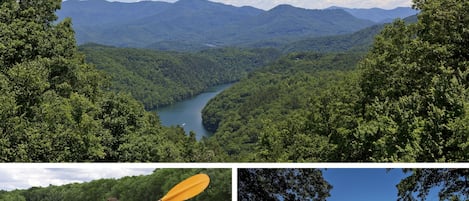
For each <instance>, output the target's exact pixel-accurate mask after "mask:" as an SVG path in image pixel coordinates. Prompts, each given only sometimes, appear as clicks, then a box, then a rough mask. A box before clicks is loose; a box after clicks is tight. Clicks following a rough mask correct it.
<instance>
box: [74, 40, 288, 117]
mask: <svg viewBox="0 0 469 201" xmlns="http://www.w3.org/2000/svg"><path fill="white" fill-rule="evenodd" d="M79 49H80V51H82V52H83V53H84V54H85V55H86V61H88V62H89V63H92V64H95V65H96V67H97V68H98V69H100V70H102V71H104V72H106V73H107V74H108V75H109V76H110V77H111V86H110V87H111V89H112V90H114V91H116V92H127V93H130V94H131V95H132V96H133V97H135V98H136V99H137V100H140V101H141V102H142V103H143V104H144V105H145V107H146V108H147V109H155V108H157V107H158V106H163V105H168V104H172V103H175V102H177V101H181V100H183V99H186V98H189V97H192V96H194V95H196V94H199V93H200V92H202V91H203V90H205V89H207V88H208V87H210V86H214V85H217V84H223V83H228V82H234V81H238V80H239V79H241V78H243V77H245V76H246V75H247V74H248V73H249V72H251V71H253V70H255V69H257V68H259V67H261V66H263V65H265V64H267V63H269V62H271V61H274V60H275V59H277V58H278V57H279V55H280V52H279V51H277V50H275V49H252V50H241V49H234V48H225V49H212V50H205V51H201V52H197V53H177V52H158V51H152V50H144V49H131V48H115V47H109V46H102V45H96V44H88V45H83V46H80V48H79Z"/></svg>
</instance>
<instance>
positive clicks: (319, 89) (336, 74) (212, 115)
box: [202, 53, 361, 161]
mask: <svg viewBox="0 0 469 201" xmlns="http://www.w3.org/2000/svg"><path fill="white" fill-rule="evenodd" d="M360 56H361V54H358V53H357V54H354V53H337V54H319V53H294V54H290V55H288V56H285V57H283V58H282V59H280V60H279V61H277V62H276V63H274V64H272V65H271V66H268V67H265V68H263V69H261V70H259V71H256V72H255V73H252V74H251V75H249V77H248V78H247V79H244V80H242V81H241V82H239V83H237V84H235V85H233V86H232V87H231V88H230V89H228V90H226V91H224V92H222V93H221V94H220V95H219V96H217V97H215V98H214V99H212V100H211V101H210V102H209V103H208V104H207V106H206V107H205V108H204V110H203V111H202V114H203V116H202V117H203V123H204V125H205V126H206V128H208V129H210V130H212V131H216V133H215V134H214V136H212V137H211V138H210V139H208V141H212V142H213V143H220V144H221V145H223V146H222V147H223V149H224V152H225V153H226V154H227V155H228V156H229V160H234V161H305V160H310V161H311V160H313V161H316V160H319V158H321V160H331V159H327V158H326V156H327V155H328V153H329V152H330V150H332V149H331V147H329V143H328V139H327V137H328V135H324V136H321V134H323V133H316V132H314V131H310V130H309V128H316V127H315V126H314V125H312V122H310V121H309V118H314V117H313V115H312V114H311V113H312V112H313V111H315V110H317V109H318V108H316V107H327V108H324V111H323V110H322V109H321V112H322V113H321V114H318V115H325V114H324V113H333V112H341V113H344V115H345V114H353V113H354V111H353V108H352V109H351V108H348V105H347V104H351V103H353V102H352V101H354V100H355V99H358V98H357V97H356V94H354V92H355V91H356V88H353V87H357V85H356V82H354V81H353V79H350V78H349V77H350V75H353V74H355V73H354V72H352V71H350V69H353V67H354V64H355V63H357V62H358V60H359V59H360ZM321 99H326V100H321ZM341 99H344V100H343V101H350V103H349V102H346V103H344V104H342V105H340V104H339V103H337V104H336V105H337V106H340V108H338V107H335V105H333V104H335V103H331V105H330V106H327V105H325V104H322V102H325V103H326V104H327V103H329V102H333V100H337V101H340V100H341ZM349 99H350V100H349ZM321 101H322V102H321ZM333 115H335V116H337V117H334V118H335V119H334V120H331V121H337V122H326V123H327V124H329V123H337V124H339V123H341V122H345V121H351V120H350V118H346V117H341V116H340V115H342V114H340V113H339V114H333ZM318 121H319V120H318ZM325 121H329V120H325ZM318 124H319V122H318ZM311 147H314V149H312V148H311Z"/></svg>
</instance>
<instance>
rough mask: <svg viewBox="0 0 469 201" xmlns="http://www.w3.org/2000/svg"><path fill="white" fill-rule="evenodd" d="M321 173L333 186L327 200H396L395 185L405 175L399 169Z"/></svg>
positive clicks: (328, 171)
mask: <svg viewBox="0 0 469 201" xmlns="http://www.w3.org/2000/svg"><path fill="white" fill-rule="evenodd" d="M323 174H324V178H325V179H326V180H327V181H328V182H329V183H330V184H331V185H332V186H333V189H332V190H331V197H329V198H328V199H327V200H328V201H396V200H397V187H396V185H397V184H398V183H399V182H400V181H401V180H402V179H404V178H405V177H406V174H404V173H403V172H402V170H401V169H391V170H389V171H387V170H386V169H325V170H323ZM427 200H428V201H433V200H438V198H437V197H435V195H430V196H429V197H428V198H427Z"/></svg>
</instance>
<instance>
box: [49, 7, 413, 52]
mask: <svg viewBox="0 0 469 201" xmlns="http://www.w3.org/2000/svg"><path fill="white" fill-rule="evenodd" d="M367 11H369V12H367ZM404 11H406V12H408V13H406V12H404ZM380 12H381V13H382V14H379V13H380ZM412 12H415V11H413V10H412V9H410V8H398V9H395V10H382V9H360V10H355V9H338V8H337V7H334V8H333V9H325V10H310V9H303V8H297V7H293V6H290V5H279V6H277V7H275V8H273V9H271V10H268V11H265V10H261V9H257V8H253V7H248V6H245V7H235V6H230V5H225V4H221V3H215V2H211V1H208V0H179V1H178V2H175V3H167V2H157V1H142V2H137V3H120V2H108V1H105V0H87V1H80V0H68V1H65V2H63V5H62V9H61V10H59V11H58V13H57V14H58V15H59V17H60V18H61V19H62V18H64V17H71V18H72V20H73V26H74V29H75V31H76V38H77V41H78V43H79V44H84V43H89V42H94V43H100V44H105V45H113V46H120V47H144V48H152V49H163V50H165V49H170V50H174V49H176V50H179V49H203V48H207V47H218V46H233V45H240V44H252V43H256V44H257V45H259V42H260V41H261V42H262V41H264V42H265V43H266V44H268V43H269V42H270V41H276V40H277V41H278V40H297V39H301V38H311V37H319V36H330V35H340V34H347V33H352V32H356V31H358V30H361V29H363V28H366V27H370V26H372V25H374V24H376V22H380V21H385V20H386V19H388V18H396V17H405V15H407V14H412ZM376 16H382V17H384V18H377V17H376Z"/></svg>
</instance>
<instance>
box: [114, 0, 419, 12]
mask: <svg viewBox="0 0 469 201" xmlns="http://www.w3.org/2000/svg"><path fill="white" fill-rule="evenodd" d="M109 1H120V2H136V1H141V0H109ZM159 1H166V2H176V1H177V0H159ZM211 1H214V2H220V3H224V4H229V5H234V6H245V5H248V6H253V7H256V8H261V9H264V10H268V9H271V8H273V7H275V6H277V5H279V4H290V5H293V6H296V7H302V8H310V9H322V8H327V7H330V6H342V7H348V8H373V7H378V8H385V9H392V8H396V7H410V6H411V2H412V0H211Z"/></svg>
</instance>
